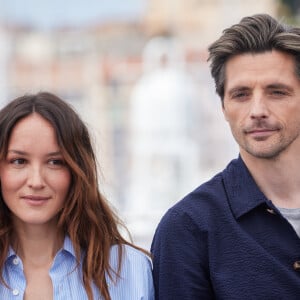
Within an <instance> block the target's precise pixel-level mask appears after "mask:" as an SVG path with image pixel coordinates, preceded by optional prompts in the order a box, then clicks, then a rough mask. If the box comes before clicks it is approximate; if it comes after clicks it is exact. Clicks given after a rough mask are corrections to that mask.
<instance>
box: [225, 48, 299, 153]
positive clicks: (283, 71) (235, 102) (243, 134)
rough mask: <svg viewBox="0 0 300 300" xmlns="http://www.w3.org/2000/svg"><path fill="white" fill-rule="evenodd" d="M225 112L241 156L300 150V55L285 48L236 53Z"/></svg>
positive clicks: (230, 66)
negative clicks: (299, 72) (298, 68)
mask: <svg viewBox="0 0 300 300" xmlns="http://www.w3.org/2000/svg"><path fill="white" fill-rule="evenodd" d="M225 74H226V82H225V93H224V107H223V112H224V115H225V118H226V120H227V121H228V123H229V125H230V127H231V131H232V134H233V136H234V138H235V139H236V141H237V143H238V144H239V146H240V151H241V155H243V154H244V155H250V156H252V157H257V158H268V159H271V158H276V157H277V156H278V155H279V154H282V153H284V152H286V151H291V150H293V149H294V151H296V150H297V151H299V150H300V139H299V134H300V81H299V79H298V78H297V77H296V74H295V62H294V58H293V57H292V56H290V55H288V54H285V53H282V52H279V51H268V52H264V53H259V54H250V53H247V54H242V55H237V56H234V57H232V58H231V59H230V60H229V61H228V62H227V64H226V68H225ZM298 153H299V152H298Z"/></svg>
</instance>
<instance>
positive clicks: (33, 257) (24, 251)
mask: <svg viewBox="0 0 300 300" xmlns="http://www.w3.org/2000/svg"><path fill="white" fill-rule="evenodd" d="M63 239H64V236H63V234H62V233H61V232H58V230H57V228H53V227H52V226H51V227H49V226H47V225H45V226H41V225H26V226H22V227H19V226H16V233H15V238H14V243H13V245H12V246H13V248H14V249H15V251H16V253H17V254H18V256H19V257H20V258H21V259H22V261H23V263H24V264H28V263H29V264H33V265H37V266H38V265H40V266H45V265H49V264H52V261H53V258H54V257H55V255H56V253H57V252H58V250H59V249H60V248H61V247H62V244H63Z"/></svg>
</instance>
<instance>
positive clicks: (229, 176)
mask: <svg viewBox="0 0 300 300" xmlns="http://www.w3.org/2000/svg"><path fill="white" fill-rule="evenodd" d="M151 250H152V254H153V259H154V267H153V275H154V284H155V288H156V299H162V300H177V299H178V300H179V299H180V300H192V299H230V300H234V299H238V300H241V299H247V300H249V299H255V300H256V299H288V300H291V299H300V239H299V237H298V236H297V234H296V232H295V231H294V229H293V227H292V226H291V225H290V223H289V222H288V221H287V220H286V219H285V218H284V217H283V216H282V215H281V214H280V212H279V211H278V210H277V209H276V207H275V206H274V205H273V204H272V202H271V201H270V200H269V199H267V198H266V197H265V196H264V194H263V193H262V192H261V191H260V190H259V188H258V186H257V185H256V183H255V181H254V180H253V178H252V177H251V175H250V173H249V171H248V170H247V168H246V166H245V164H244V163H243V161H242V159H241V158H239V159H237V160H233V161H232V162H231V163H230V164H229V165H228V166H227V168H226V169H225V170H224V171H223V172H221V173H219V174H217V175H216V176H215V177H214V178H212V179H211V180H210V181H208V182H206V183H205V184H203V185H201V186H200V187H199V188H197V189H196V190H195V191H193V192H192V193H190V194H189V195H188V196H187V197H185V198H184V199H183V200H181V201H180V202H178V203H177V204H176V205H175V206H173V207H172V208H171V209H169V210H168V212H167V213H166V214H165V216H164V217H163V218H162V220H161V222H160V224H159V226H158V228H157V230H156V233H155V236H154V240H153V243H152V247H151Z"/></svg>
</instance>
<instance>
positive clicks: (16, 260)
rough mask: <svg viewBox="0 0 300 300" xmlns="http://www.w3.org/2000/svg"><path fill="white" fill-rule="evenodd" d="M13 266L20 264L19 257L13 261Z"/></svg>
mask: <svg viewBox="0 0 300 300" xmlns="http://www.w3.org/2000/svg"><path fill="white" fill-rule="evenodd" d="M13 264H14V265H15V266H16V265H18V264H19V259H18V258H17V257H15V258H14V259H13Z"/></svg>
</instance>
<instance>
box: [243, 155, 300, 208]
mask: <svg viewBox="0 0 300 300" xmlns="http://www.w3.org/2000/svg"><path fill="white" fill-rule="evenodd" d="M241 157H242V159H243V161H244V162H245V164H246V166H247V168H248V169H249V171H250V173H251V175H252V176H253V178H254V180H255V182H256V184H257V185H258V186H259V188H260V190H261V191H262V192H263V193H264V194H265V196H266V197H267V198H268V199H269V200H271V201H272V202H273V203H274V205H276V206H278V207H284V208H300V172H299V168H300V155H297V157H296V158H292V156H291V155H285V153H282V155H280V156H278V157H276V158H272V159H263V158H257V157H254V156H252V155H250V154H248V153H246V152H242V151H241Z"/></svg>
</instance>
